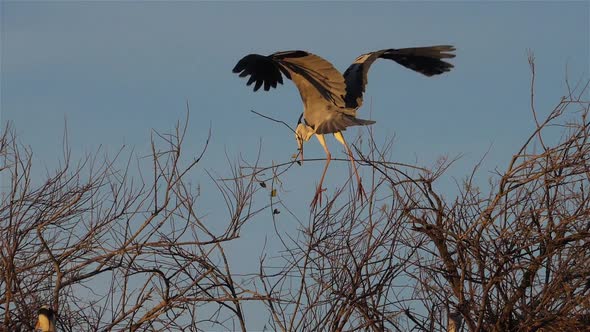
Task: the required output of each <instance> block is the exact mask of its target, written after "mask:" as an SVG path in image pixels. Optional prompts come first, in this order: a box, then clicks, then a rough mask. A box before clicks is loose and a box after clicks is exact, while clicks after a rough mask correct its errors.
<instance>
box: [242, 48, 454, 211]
mask: <svg viewBox="0 0 590 332" xmlns="http://www.w3.org/2000/svg"><path fill="white" fill-rule="evenodd" d="M454 50H455V48H454V47H453V46H450V45H438V46H428V47H414V48H401V49H384V50H379V51H375V52H370V53H366V54H363V55H361V56H359V57H358V58H356V60H355V61H354V62H353V63H352V64H351V65H350V66H349V67H348V69H346V71H345V72H344V74H341V73H340V72H339V71H338V70H336V69H335V68H334V67H333V66H332V64H331V63H330V62H328V61H326V60H324V59H322V58H321V57H319V56H317V55H314V54H311V53H309V52H306V51H284V52H277V53H273V54H271V55H268V56H264V55H259V54H249V55H247V56H245V57H243V58H242V59H241V60H240V61H238V63H237V64H236V66H235V67H234V69H233V72H234V73H237V74H239V76H240V77H246V76H250V78H249V79H248V82H247V83H246V84H247V85H248V86H249V85H252V84H254V91H257V90H259V89H260V88H261V87H264V90H265V91H268V90H270V88H271V87H272V88H276V87H277V85H278V84H283V75H284V76H285V77H286V78H288V79H290V80H291V81H293V83H294V84H295V85H296V86H297V89H298V90H299V93H300V95H301V100H302V101H303V121H300V123H299V124H298V125H297V128H296V130H295V137H296V139H297V143H298V146H299V150H300V151H301V152H300V155H301V159H302V160H303V142H305V141H307V140H309V139H310V137H311V136H313V135H315V136H316V137H317V138H318V140H319V142H320V144H321V145H322V147H323V148H324V151H325V152H326V156H327V158H326V165H325V166H324V172H323V174H322V178H321V179H320V184H319V186H318V189H317V190H316V195H315V197H314V200H313V201H312V205H315V203H316V202H317V199H318V195H319V199H320V200H321V192H322V190H321V186H322V182H323V180H324V176H325V174H326V170H327V168H328V165H329V163H330V158H331V157H330V152H329V150H328V148H327V146H326V143H325V140H324V137H323V136H324V135H325V134H330V133H333V134H334V136H335V137H336V139H337V140H338V141H339V142H341V143H342V144H343V145H344V146H345V148H346V150H347V153H348V155H349V158H350V161H351V163H352V166H353V168H354V171H355V175H356V178H357V181H358V183H359V195H360V196H361V197H362V195H363V193H364V191H363V190H362V185H361V182H360V177H359V175H358V171H357V169H356V165H355V163H354V158H353V156H352V151H351V150H350V148H349V147H348V145H347V144H346V142H345V140H344V137H343V136H342V133H341V132H342V131H344V130H346V128H347V127H351V126H364V125H371V124H373V123H375V121H373V120H363V119H359V118H357V117H356V112H357V110H358V109H359V108H360V107H361V106H362V104H363V94H364V92H365V87H366V85H367V73H368V71H369V68H370V67H371V65H372V64H373V62H375V60H377V59H379V58H381V59H389V60H393V61H395V62H397V63H399V64H400V65H402V66H404V67H406V68H409V69H411V70H414V71H416V72H418V73H421V74H423V75H426V76H433V75H439V74H442V73H444V72H448V71H450V70H451V68H453V65H452V64H450V63H448V62H446V61H444V60H443V59H450V58H453V57H455V55H454V54H452V53H451V52H452V51H454ZM300 120H301V119H300Z"/></svg>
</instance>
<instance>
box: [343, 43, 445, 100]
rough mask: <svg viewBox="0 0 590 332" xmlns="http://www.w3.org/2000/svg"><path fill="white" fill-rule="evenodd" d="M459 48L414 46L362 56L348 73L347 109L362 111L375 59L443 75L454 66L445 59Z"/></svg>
mask: <svg viewBox="0 0 590 332" xmlns="http://www.w3.org/2000/svg"><path fill="white" fill-rule="evenodd" d="M454 50H455V47H453V46H450V45H437V46H427V47H412V48H400V49H386V50H380V51H375V52H371V53H367V54H363V55H361V56H359V57H358V58H357V59H356V60H355V61H354V63H353V64H351V65H350V66H349V67H348V69H346V71H345V72H344V79H345V80H346V96H345V98H344V100H345V102H346V107H347V108H358V107H360V106H361V105H362V103H363V93H364V92H365V86H366V85H367V72H368V71H369V68H370V67H371V65H372V64H373V62H375V60H377V59H379V58H382V59H390V60H393V61H395V62H397V63H399V64H400V65H402V66H404V67H406V68H409V69H412V70H414V71H417V72H419V73H421V74H423V75H426V76H433V75H439V74H442V73H444V72H447V71H450V70H451V68H453V65H452V64H450V63H448V62H445V61H443V60H442V59H448V58H454V57H455V54H452V53H450V52H452V51H454Z"/></svg>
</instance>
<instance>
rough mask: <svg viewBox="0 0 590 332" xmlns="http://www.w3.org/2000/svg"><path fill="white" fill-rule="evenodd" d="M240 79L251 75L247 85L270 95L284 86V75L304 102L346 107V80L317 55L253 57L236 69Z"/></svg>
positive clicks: (291, 53) (242, 62) (281, 53)
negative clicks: (279, 85)
mask: <svg viewBox="0 0 590 332" xmlns="http://www.w3.org/2000/svg"><path fill="white" fill-rule="evenodd" d="M233 72H234V73H239V76H240V77H245V76H248V75H250V79H249V80H248V83H247V85H251V84H252V83H254V82H256V84H255V85H254V91H257V90H258V89H259V88H260V87H261V86H262V85H264V90H266V91H268V90H270V88H271V87H273V88H276V86H277V83H281V84H283V79H282V75H285V77H287V78H288V79H290V80H292V81H293V83H295V85H296V86H297V88H298V89H299V92H300V94H301V98H302V99H303V102H304V103H306V102H307V101H308V100H315V99H313V98H316V96H318V95H319V96H321V98H323V99H325V100H328V101H330V102H331V103H333V104H334V105H336V106H338V107H344V99H343V98H344V95H345V94H346V84H345V83H344V77H343V76H342V74H340V72H339V71H338V70H336V69H335V68H334V67H333V66H332V64H330V63H329V62H328V61H326V60H324V59H322V58H320V57H319V56H317V55H314V54H311V53H308V52H305V51H285V52H277V53H274V54H271V55H269V56H263V55H259V54H250V55H247V56H245V57H244V58H242V59H241V60H240V61H238V63H237V64H236V66H235V67H234V69H233Z"/></svg>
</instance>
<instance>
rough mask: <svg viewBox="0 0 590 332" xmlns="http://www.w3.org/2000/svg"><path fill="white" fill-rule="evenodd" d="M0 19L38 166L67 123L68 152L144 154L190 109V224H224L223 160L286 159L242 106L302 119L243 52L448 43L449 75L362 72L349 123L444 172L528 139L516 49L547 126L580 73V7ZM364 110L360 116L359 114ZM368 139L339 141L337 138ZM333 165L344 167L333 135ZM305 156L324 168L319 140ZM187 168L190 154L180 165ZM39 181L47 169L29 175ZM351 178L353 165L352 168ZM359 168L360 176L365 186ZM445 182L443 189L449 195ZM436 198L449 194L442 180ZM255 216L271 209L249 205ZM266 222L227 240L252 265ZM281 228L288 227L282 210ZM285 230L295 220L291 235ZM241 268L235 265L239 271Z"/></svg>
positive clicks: (29, 9)
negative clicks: (368, 123) (241, 69)
mask: <svg viewBox="0 0 590 332" xmlns="http://www.w3.org/2000/svg"><path fill="white" fill-rule="evenodd" d="M0 6H1V7H0V10H1V68H0V69H1V104H0V106H1V121H2V128H4V124H5V123H6V122H7V121H12V122H14V125H15V127H16V129H17V132H18V134H19V137H20V140H21V141H22V142H23V143H25V144H28V145H30V146H31V147H32V149H33V151H34V153H35V157H36V161H37V162H39V163H40V164H39V165H49V166H51V165H55V163H56V162H57V160H58V158H59V157H60V155H61V151H62V146H61V144H62V133H63V130H64V123H65V120H67V127H68V131H69V137H70V144H71V147H72V149H73V151H74V153H75V154H78V155H81V154H82V153H84V152H92V151H95V150H96V148H97V147H98V146H99V145H103V146H105V147H106V148H107V149H108V150H109V151H115V150H116V149H117V148H119V147H120V146H121V145H123V144H125V145H127V146H130V147H133V148H134V149H135V152H136V153H137V154H138V155H146V154H148V153H149V135H150V130H151V129H152V128H154V129H156V130H159V131H166V130H169V129H171V128H173V126H174V124H175V123H176V122H177V121H178V120H182V119H183V118H184V115H185V103H186V102H187V101H188V103H189V104H190V108H191V114H190V124H189V134H188V137H187V145H186V150H185V151H189V152H193V153H197V152H199V151H200V147H201V146H202V144H203V143H204V139H205V137H206V136H207V131H208V129H209V127H211V129H212V140H211V144H210V146H209V150H208V152H207V154H206V155H205V161H204V162H203V163H202V164H201V165H200V166H199V167H198V168H197V169H196V170H195V171H194V172H193V173H192V174H191V178H192V182H193V183H200V184H201V185H202V187H203V191H204V192H207V191H206V190H209V192H208V193H210V194H208V195H205V196H204V197H203V198H202V201H203V202H204V203H206V204H204V205H203V211H201V215H210V216H212V217H213V216H220V215H222V213H221V212H219V211H223V209H224V206H223V205H217V204H216V202H219V195H218V194H217V193H216V192H215V191H214V190H215V189H214V187H213V186H212V183H211V181H210V179H209V178H208V177H207V175H206V173H205V170H209V171H213V172H214V174H218V175H219V176H228V175H229V174H230V169H229V167H227V158H228V157H229V159H230V160H234V161H235V160H237V159H238V157H239V156H241V157H242V158H244V159H246V160H249V161H252V162H253V161H254V160H255V159H256V154H257V151H258V149H259V144H262V152H261V163H262V164H263V165H270V164H271V163H272V162H276V163H279V162H286V161H288V160H289V159H290V157H291V155H292V154H293V153H295V151H296V142H295V140H294V138H293V135H292V133H291V132H289V131H288V130H286V129H285V128H284V127H283V126H282V125H278V124H275V123H272V122H269V121H268V120H265V119H263V118H260V117H258V116H256V115H254V114H252V113H250V112H249V110H251V109H253V110H256V111H258V112H260V113H263V114H266V115H268V116H272V117H274V118H277V119H281V120H284V121H287V122H289V123H291V124H293V126H294V125H295V124H296V121H297V118H298V116H299V114H300V113H301V111H302V105H301V101H300V99H299V94H298V92H297V90H296V88H295V86H294V85H293V84H291V82H288V81H286V82H285V84H284V86H280V87H279V88H278V89H276V90H273V91H270V92H257V93H253V92H252V89H251V87H246V85H245V83H246V80H245V79H240V78H238V77H237V76H236V75H234V74H232V72H231V69H232V68H233V66H234V65H235V63H236V62H237V61H238V60H239V59H240V58H241V57H242V56H244V55H246V54H249V53H260V54H270V53H272V52H275V51H280V50H290V49H302V50H308V51H310V52H313V53H315V54H318V55H320V56H322V57H324V58H326V59H327V60H329V61H331V62H332V63H333V64H334V65H335V67H336V68H338V69H340V70H341V71H344V70H345V69H346V67H347V66H348V64H350V63H351V62H352V61H353V60H354V59H355V58H356V57H357V56H358V55H360V54H362V53H366V52H368V51H372V50H378V49H382V48H402V47H411V46H426V45H433V44H452V45H455V46H456V48H457V51H456V54H457V57H456V58H455V59H453V60H452V62H453V64H454V65H455V69H454V70H453V71H451V72H450V73H448V74H445V75H442V76H439V77H435V78H426V77H424V76H421V75H419V74H416V73H414V72H411V71H409V70H407V69H405V68H403V67H401V66H399V65H397V64H395V63H393V62H390V61H385V60H381V61H378V62H377V63H375V64H374V65H373V67H372V68H371V71H370V73H369V80H368V81H369V84H368V87H367V91H366V94H365V106H364V107H363V108H362V109H361V110H360V111H359V117H361V118H371V119H374V120H376V121H377V123H376V124H375V125H374V126H373V130H374V132H375V135H376V139H377V141H378V144H379V143H384V142H385V141H386V140H387V138H391V137H393V136H395V141H394V146H393V155H392V159H393V161H397V162H405V163H413V162H416V161H417V162H418V163H419V164H421V165H431V164H432V163H433V162H434V161H435V160H436V159H437V158H439V157H440V156H444V155H449V156H455V155H457V154H464V157H463V159H461V160H460V161H459V163H457V165H456V166H455V167H453V168H452V169H451V170H450V171H449V172H450V173H449V174H450V175H451V176H453V177H455V178H461V177H463V176H465V175H467V173H466V172H468V171H469V170H470V169H471V167H472V166H473V165H474V164H475V163H476V162H477V161H478V160H479V159H480V158H481V157H482V156H483V155H484V154H485V153H486V151H488V149H489V150H490V153H489V156H488V158H487V159H486V163H485V164H484V166H485V168H484V170H483V171H482V172H481V173H480V179H479V181H481V182H482V183H485V182H486V180H487V177H488V176H489V175H490V173H488V171H491V170H493V168H495V167H498V168H500V169H503V168H505V167H506V163H507V161H508V160H509V158H510V157H511V156H512V154H513V153H514V152H515V148H516V147H517V146H520V144H522V142H523V140H524V139H525V137H526V136H527V135H528V134H529V133H530V131H531V129H532V128H533V120H532V117H531V113H530V108H529V100H530V96H529V89H530V84H529V83H530V71H529V67H528V64H527V50H531V51H533V52H534V54H535V56H536V68H537V78H536V83H537V86H536V89H537V90H536V104H537V110H538V112H539V113H540V114H541V115H546V114H548V113H549V112H550V111H551V110H552V109H553V107H554V106H555V105H556V104H557V103H558V102H559V99H560V96H562V95H564V94H565V91H566V90H565V89H566V88H565V83H564V78H565V76H566V69H567V74H568V75H569V77H570V79H571V80H572V81H573V82H576V81H577V80H578V79H581V78H582V79H583V78H586V79H587V78H588V73H589V64H588V61H589V60H588V59H589V2H588V1H578V2H565V1H559V2H511V1H505V2H476V1H473V2H362V3H361V2H319V3H316V2H313V3H312V2H291V3H284V2H239V3H237V2H221V3H218V2H215V3H214V2H84V1H78V2H73V1H71V2H24V1H18V2H12V1H2V2H1V5H0ZM371 104H372V107H370V105H371ZM358 134H363V135H366V134H367V132H366V130H365V129H361V130H358V129H356V128H355V129H352V130H348V131H346V132H345V136H346V137H348V139H349V141H351V142H352V141H353V140H354V138H355V137H356V136H357V135H358ZM328 144H329V146H330V147H331V150H332V151H333V154H334V155H335V156H338V157H345V155H344V153H343V149H342V148H341V147H340V146H339V145H338V143H337V142H336V141H335V140H333V139H332V138H329V139H328ZM306 147H307V149H306V157H309V158H315V157H317V158H321V157H323V156H324V154H323V151H322V149H321V147H320V146H319V144H317V142H316V141H315V140H312V141H310V143H308V144H307V145H306ZM187 159H188V158H187ZM322 167H323V165H322V163H321V162H316V163H306V164H304V166H303V167H295V168H293V169H291V170H290V171H289V172H287V174H285V175H283V176H282V177H281V180H282V182H283V188H284V191H282V192H280V193H279V194H280V195H281V198H282V199H284V200H285V201H287V202H288V204H289V207H290V208H292V209H293V210H294V211H295V212H296V213H298V217H300V218H302V219H305V218H306V217H307V214H308V204H309V202H310V201H311V198H312V196H313V193H314V189H315V188H314V186H315V183H317V181H318V178H319V176H320V174H321V171H322ZM37 170H39V171H43V166H41V167H39V168H37ZM330 170H331V172H330V173H329V174H328V176H327V180H326V182H325V185H326V187H327V188H328V191H331V190H335V188H338V187H341V186H342V179H343V177H345V175H346V174H347V172H348V165H347V164H345V163H332V165H331V169H330ZM361 172H362V169H361ZM366 173H368V170H365V174H366ZM450 183H451V182H449V187H450ZM441 186H443V190H444V186H445V184H441ZM259 198H260V202H259V203H258V205H259V206H262V205H264V204H266V203H268V199H267V198H264V197H262V196H261V197H259ZM269 216H270V212H269V213H267V214H263V215H261V216H260V217H259V218H257V220H256V221H255V222H254V223H252V224H250V225H249V226H248V227H246V229H245V230H244V233H243V234H242V240H241V242H239V243H237V247H238V248H239V249H240V250H243V249H244V248H248V249H251V250H252V251H251V252H253V253H256V254H255V256H256V257H254V260H255V261H256V260H257V256H258V255H257V253H258V252H259V249H260V244H261V243H262V241H260V240H261V239H263V238H264V236H265V235H268V236H272V233H269V232H268V225H269V222H270V217H269ZM280 218H283V219H284V221H285V228H286V229H288V227H290V226H288V225H289V221H290V220H291V219H290V218H291V217H290V216H289V215H288V214H281V217H280ZM291 224H292V223H291ZM246 260H247V259H246Z"/></svg>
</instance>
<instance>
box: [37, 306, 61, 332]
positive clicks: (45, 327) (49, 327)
mask: <svg viewBox="0 0 590 332" xmlns="http://www.w3.org/2000/svg"><path fill="white" fill-rule="evenodd" d="M37 314H38V318H37V324H36V325H35V331H41V332H55V331H56V329H55V312H54V311H53V309H51V308H49V307H48V306H42V307H41V308H39V311H38V312H37Z"/></svg>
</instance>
